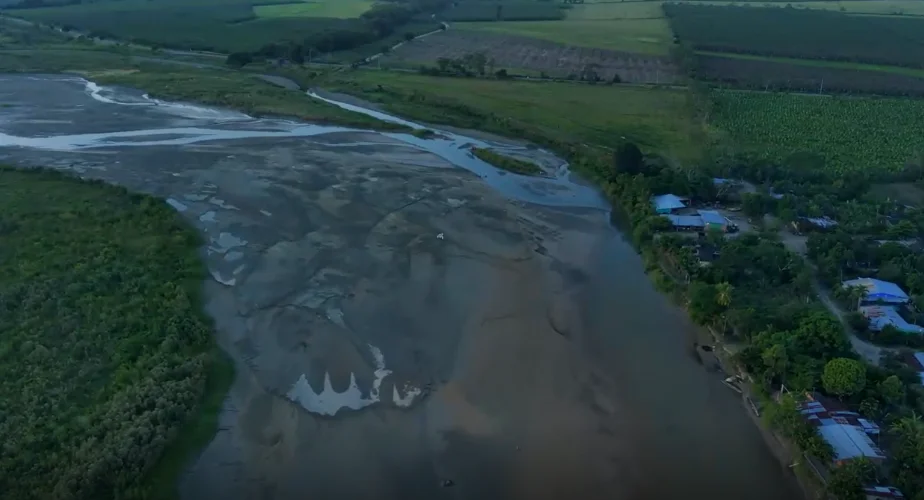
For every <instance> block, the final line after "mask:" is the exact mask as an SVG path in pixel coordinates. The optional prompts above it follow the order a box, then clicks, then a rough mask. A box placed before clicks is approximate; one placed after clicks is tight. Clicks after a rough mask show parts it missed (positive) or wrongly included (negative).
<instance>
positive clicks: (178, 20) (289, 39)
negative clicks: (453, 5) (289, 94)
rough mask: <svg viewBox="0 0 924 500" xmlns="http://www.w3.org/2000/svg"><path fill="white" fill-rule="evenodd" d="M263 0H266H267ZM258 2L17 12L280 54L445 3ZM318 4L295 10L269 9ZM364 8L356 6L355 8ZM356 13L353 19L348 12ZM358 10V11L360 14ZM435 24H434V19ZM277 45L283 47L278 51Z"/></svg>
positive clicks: (166, 40) (70, 25) (323, 47)
mask: <svg viewBox="0 0 924 500" xmlns="http://www.w3.org/2000/svg"><path fill="white" fill-rule="evenodd" d="M268 3H269V2H268ZM268 3H266V4H263V5H257V6H256V9H257V11H258V13H259V12H262V13H263V14H264V15H263V16H262V17H258V16H257V14H255V13H254V6H253V5H252V4H251V3H249V2H248V1H246V0H240V1H236V0H197V1H194V2H192V3H190V2H182V1H180V0H162V1H157V2H153V1H150V2H149V1H147V0H120V1H99V2H91V3H78V4H74V5H66V6H57V7H46V8H37V9H19V10H16V11H15V13H16V15H17V16H21V17H24V18H26V19H29V20H33V21H38V22H41V23H45V24H50V25H54V26H59V27H62V28H64V29H69V30H70V29H79V30H83V31H87V32H89V34H90V35H92V36H94V37H100V38H110V39H119V40H125V41H131V42H135V43H139V44H143V45H152V46H163V47H168V48H174V49H193V50H206V51H217V52H224V53H233V52H256V51H261V49H262V55H263V56H265V57H285V56H286V55H287V54H288V53H289V48H288V47H289V46H290V45H293V44H294V45H298V46H300V47H304V48H305V49H308V48H311V49H313V50H314V51H315V52H316V53H317V52H321V53H327V52H334V51H339V50H351V49H355V48H357V47H360V46H363V45H366V44H369V43H372V42H375V41H380V40H382V39H384V38H387V37H388V36H390V35H392V34H393V33H395V32H400V33H402V34H403V33H404V31H403V30H402V28H404V27H405V26H406V25H408V24H409V23H411V22H412V21H413V19H414V18H415V17H416V16H421V17H424V16H426V17H429V16H428V14H430V13H434V12H437V11H439V10H441V9H442V8H443V7H444V6H445V0H407V1H403V2H392V3H381V4H377V5H374V6H373V7H372V8H370V9H368V10H365V7H367V6H368V5H369V3H367V2H364V1H363V0H349V1H347V2H340V1H334V0H330V1H329V2H320V3H310V4H309V3H306V4H305V6H303V5H300V4H286V5H269V4H268ZM307 6H311V7H312V8H316V9H317V13H315V14H310V13H306V14H305V15H301V14H300V15H298V16H288V15H272V14H273V13H276V14H284V13H285V12H295V11H298V10H299V9H303V8H306V9H307V8H309V7H307ZM361 7H362V8H363V9H364V10H363V11H359V9H360V8H361ZM351 12H352V13H357V14H358V17H354V18H351V19H336V18H334V17H321V16H337V17H346V15H347V14H348V13H351ZM360 14H361V15H360ZM434 24H435V23H434ZM278 47H281V51H280V50H277V48H278Z"/></svg>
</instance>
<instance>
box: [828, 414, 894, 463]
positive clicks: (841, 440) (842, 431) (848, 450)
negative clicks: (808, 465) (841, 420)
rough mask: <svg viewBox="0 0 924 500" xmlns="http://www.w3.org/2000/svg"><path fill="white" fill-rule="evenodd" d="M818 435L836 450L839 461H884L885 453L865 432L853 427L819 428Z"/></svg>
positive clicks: (836, 424) (836, 457)
mask: <svg viewBox="0 0 924 500" xmlns="http://www.w3.org/2000/svg"><path fill="white" fill-rule="evenodd" d="M818 433H819V434H821V437H822V438H823V439H824V440H825V441H827V442H828V444H830V445H831V448H833V449H834V457H835V459H837V460H849V459H851V458H858V457H869V458H874V459H875V458H878V459H884V458H885V457H886V456H885V453H883V452H882V450H880V449H879V447H878V446H876V444H875V443H873V440H872V439H870V438H869V436H868V435H866V433H865V432H863V430H861V429H860V428H859V427H856V426H853V425H844V424H838V423H835V424H831V425H823V426H821V427H818Z"/></svg>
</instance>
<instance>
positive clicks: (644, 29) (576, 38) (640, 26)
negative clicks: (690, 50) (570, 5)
mask: <svg viewBox="0 0 924 500" xmlns="http://www.w3.org/2000/svg"><path fill="white" fill-rule="evenodd" d="M588 7H593V6H588ZM452 29H466V30H480V31H489V32H493V33H500V34H505V35H518V36H525V37H531V38H537V39H540V40H548V41H550V42H557V43H562V44H565V45H574V46H578V47H590V48H597V49H608V50H617V51H623V52H638V53H643V54H656V55H664V54H667V52H668V49H669V47H670V43H671V41H672V37H671V33H670V29H669V28H668V25H667V20H666V19H607V20H599V21H595V20H587V19H571V18H570V15H569V18H568V19H565V20H563V21H517V22H491V23H456V24H454V25H453V28H452Z"/></svg>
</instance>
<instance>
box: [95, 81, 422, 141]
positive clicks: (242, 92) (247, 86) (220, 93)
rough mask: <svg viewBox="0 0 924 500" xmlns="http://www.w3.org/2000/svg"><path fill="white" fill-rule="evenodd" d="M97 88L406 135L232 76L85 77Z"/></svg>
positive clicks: (299, 94) (297, 95)
mask: <svg viewBox="0 0 924 500" xmlns="http://www.w3.org/2000/svg"><path fill="white" fill-rule="evenodd" d="M88 77H89V78H91V79H93V80H94V81H96V82H99V83H106V84H117V85H126V86H130V87H135V88H138V89H142V90H145V91H146V92H148V93H150V94H151V95H153V96H157V97H164V98H169V99H177V100H188V101H194V102H201V103H205V104H211V105H215V106H223V107H228V108H233V109H238V110H241V111H244V112H247V113H250V114H254V115H261V116H262V115H272V116H291V117H295V118H299V119H302V120H306V121H312V122H316V123H335V124H338V125H346V126H355V127H362V128H374V129H386V130H406V128H405V127H401V126H397V125H394V124H390V123H386V122H382V121H379V120H377V119H375V118H372V117H369V116H366V115H363V114H360V113H354V112H352V111H346V110H343V109H340V108H338V107H337V106H333V105H331V104H327V103H324V102H321V101H318V100H317V99H312V98H310V97H308V96H307V95H305V94H304V93H302V92H294V91H291V90H285V89H283V88H280V87H277V86H275V85H272V84H269V83H266V82H264V81H262V80H260V79H258V78H256V77H255V76H253V75H250V74H247V73H239V72H232V71H209V70H194V69H172V68H171V69H167V68H164V67H162V66H161V67H145V70H144V71H135V72H109V73H106V72H101V73H93V72H90V73H89V74H88Z"/></svg>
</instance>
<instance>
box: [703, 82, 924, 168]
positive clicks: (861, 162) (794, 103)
mask: <svg viewBox="0 0 924 500" xmlns="http://www.w3.org/2000/svg"><path fill="white" fill-rule="evenodd" d="M712 97H713V103H714V108H713V110H712V117H713V118H712V119H713V123H714V124H715V125H716V126H718V127H719V128H720V129H722V130H725V131H726V133H727V134H729V136H730V138H731V139H732V141H733V142H734V143H736V144H738V145H740V146H741V147H743V148H744V149H746V150H747V151H749V152H751V153H754V154H757V155H759V156H763V157H765V158H768V159H771V160H777V161H780V160H782V161H785V159H786V158H787V157H789V156H790V155H792V154H793V153H800V152H805V153H813V154H816V155H818V156H820V157H821V158H822V159H823V160H824V162H825V168H826V169H827V170H829V171H831V172H833V173H837V174H842V173H848V172H856V171H862V170H872V171H877V170H878V171H897V170H899V169H901V168H902V167H903V166H904V165H905V164H906V163H907V162H908V161H909V160H913V159H915V157H916V156H917V155H919V154H920V153H921V151H924V135H922V134H921V133H920V131H921V130H924V101H921V100H912V99H901V98H873V97H864V98H858V97H828V96H812V95H800V94H774V93H756V92H741V91H715V92H713V96H712Z"/></svg>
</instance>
